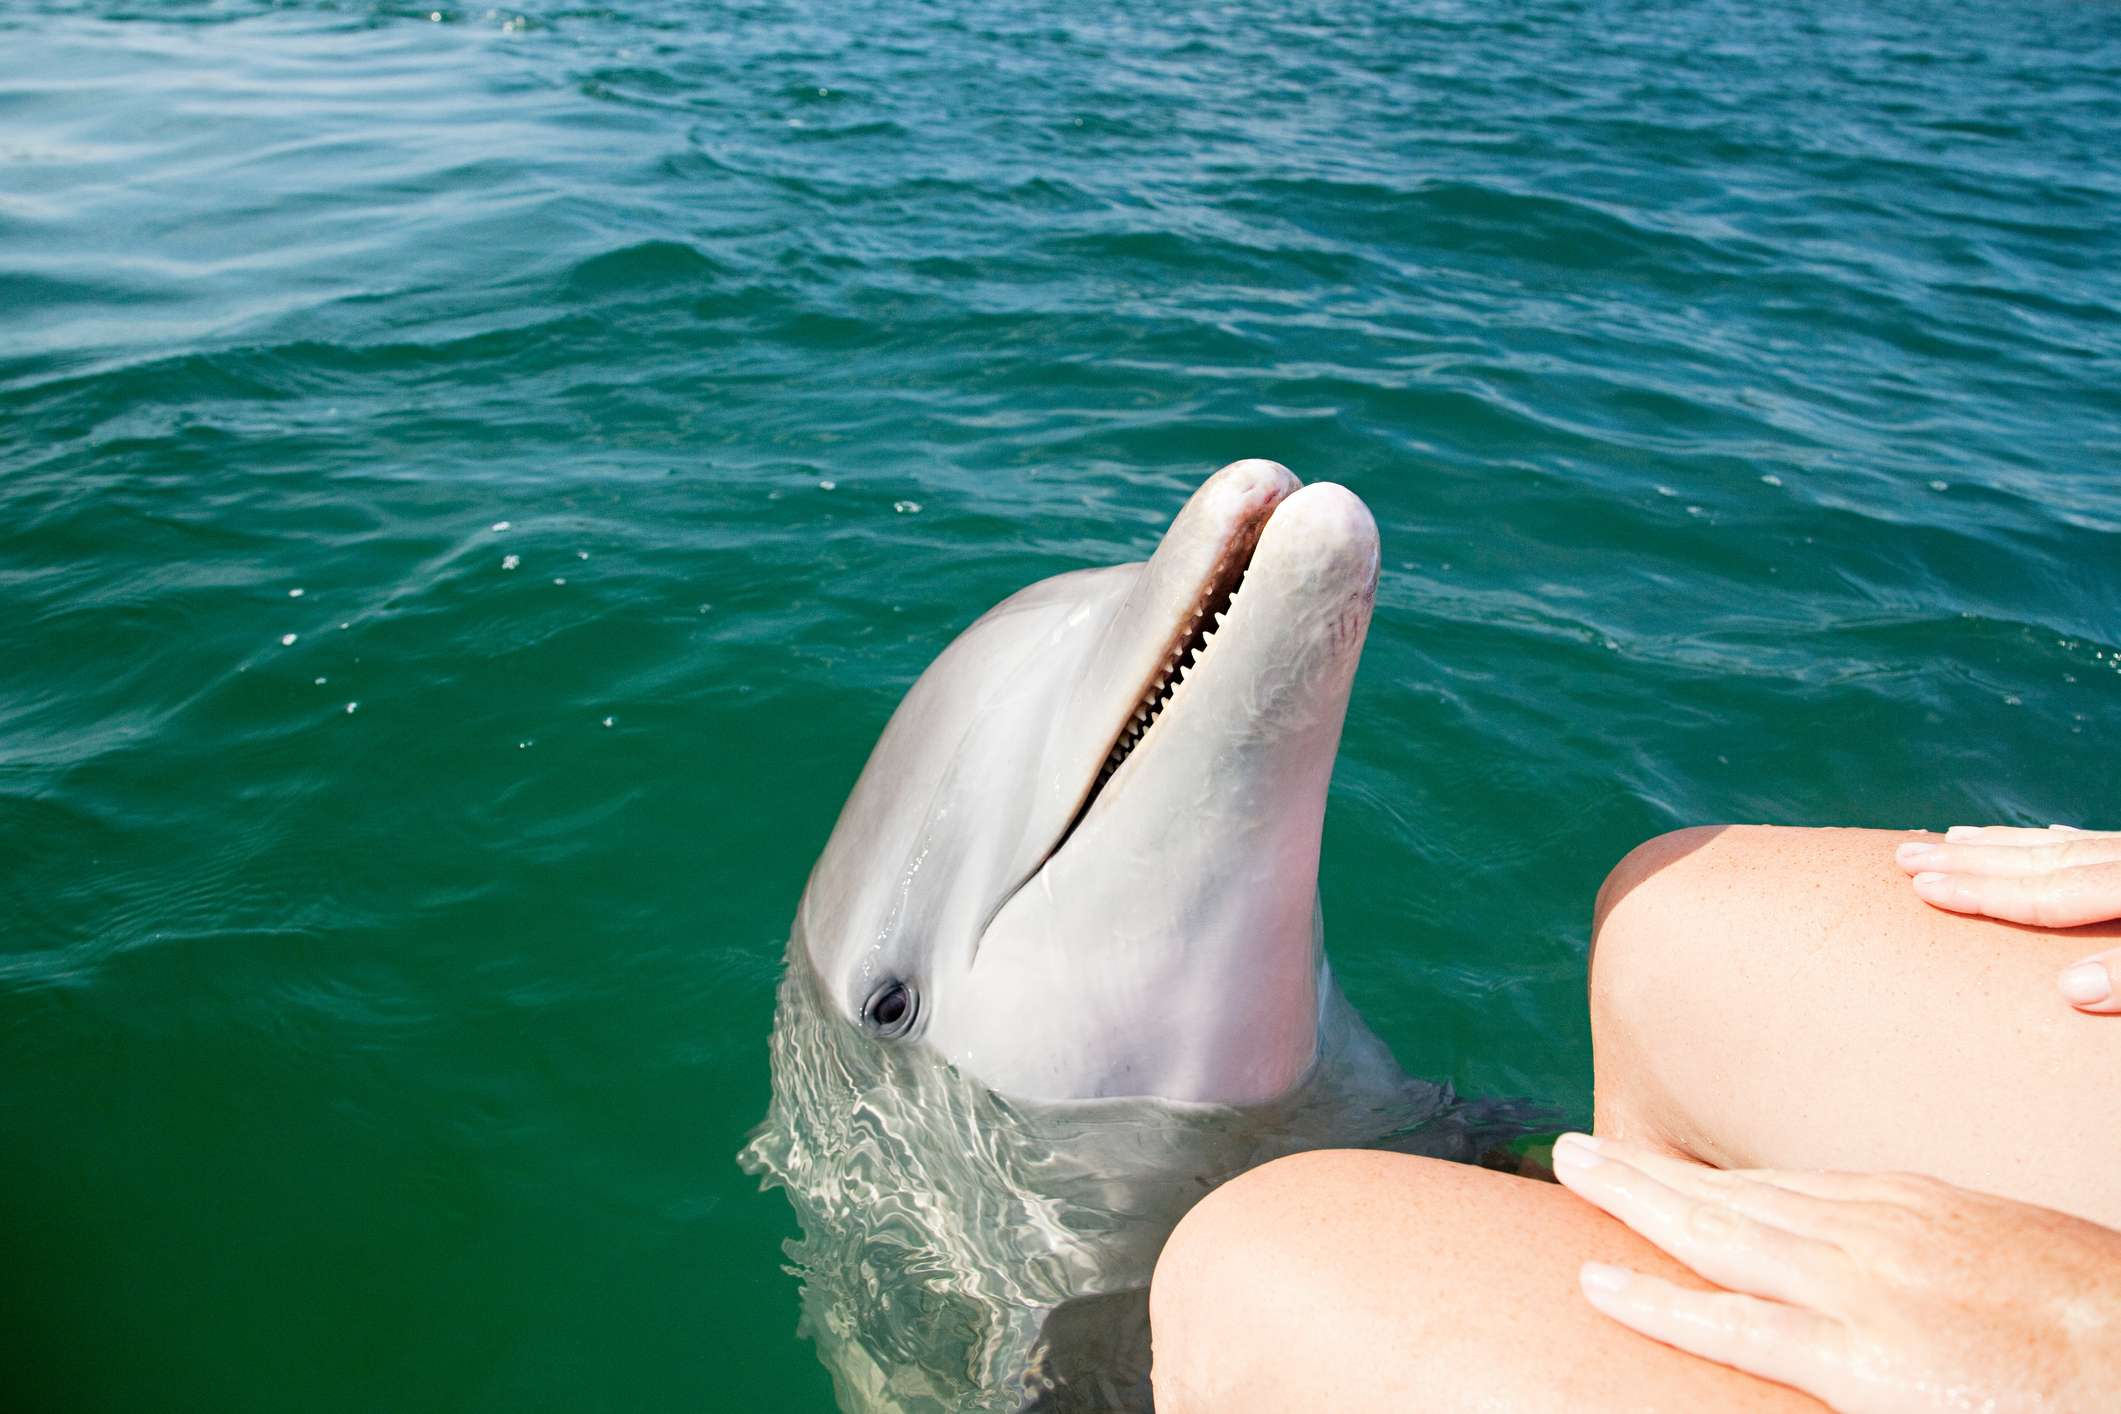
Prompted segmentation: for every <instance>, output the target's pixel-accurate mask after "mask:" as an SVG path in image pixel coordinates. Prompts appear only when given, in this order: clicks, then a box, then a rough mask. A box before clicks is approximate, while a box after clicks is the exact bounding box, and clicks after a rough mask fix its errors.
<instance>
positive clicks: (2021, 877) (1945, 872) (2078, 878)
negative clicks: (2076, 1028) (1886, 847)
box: [1893, 825, 2121, 1012]
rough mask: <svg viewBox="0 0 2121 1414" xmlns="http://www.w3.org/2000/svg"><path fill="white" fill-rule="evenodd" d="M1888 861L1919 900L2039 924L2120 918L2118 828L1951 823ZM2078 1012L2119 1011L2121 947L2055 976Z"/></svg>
mask: <svg viewBox="0 0 2121 1414" xmlns="http://www.w3.org/2000/svg"><path fill="white" fill-rule="evenodd" d="M1893 857H1894V862H1895V863H1897V864H1899V866H1900V867H1901V868H1902V869H1905V870H1906V871H1907V872H1908V873H1910V874H1912V875H1914V876H1915V877H1914V885H1915V893H1916V894H1917V895H1918V896H1920V897H1921V899H1922V901H1923V902H1925V903H1928V904H1932V905H1934V906H1936V907H1938V908H1945V909H1950V910H1951V911H1952V912H1954V913H1979V914H1983V915H1985V916H1987V917H1989V918H2001V919H2004V920H2005V921H2007V922H2011V923H2031V924H2034V925H2036V926H2038V927H2042V928H2075V927H2078V926H2080V925H2082V924H2085V923H2103V922H2105V921H2106V920H2107V919H2109V918H2121V832H2115V831H2111V830H2078V829H2073V828H2071V827H2070V826H2068V825H2050V826H2048V827H2047V828H2046V829H2044V830H2021V829H2014V828H2012V827H2010V826H2008V825H1990V826H1986V827H1983V826H1979V825H1954V826H1952V828H1951V829H1950V830H1948V831H1946V832H1945V836H1944V838H1943V839H1942V840H1940V841H1936V842H1932V841H1929V840H1909V841H1907V842H1906V843H1904V844H1902V845H1901V846H1900V847H1899V849H1897V850H1895V851H1894V856H1893ZM2057 981H2058V985H2059V986H2060V987H2061V989H2062V995H2063V996H2064V997H2066V998H2068V999H2069V1002H2070V1004H2071V1005H2072V1006H2075V1007H2078V1008H2080V1009H2081V1010H2084V1011H2096V1012H2121V986H2117V985H2116V983H2117V981H2121V948H2114V949H2110V950H2108V951H2106V952H2103V953H2098V954H2095V955H2094V956H2092V957H2088V958H2085V959H2084V960H2083V961H2081V962H2078V963H2075V964H2073V965H2071V966H2070V967H2068V968H2066V969H2064V971H2063V973H2062V976H2061V977H2060V978H2059V979H2057Z"/></svg>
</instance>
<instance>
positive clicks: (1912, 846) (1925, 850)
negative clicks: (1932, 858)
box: [1893, 840, 1937, 860]
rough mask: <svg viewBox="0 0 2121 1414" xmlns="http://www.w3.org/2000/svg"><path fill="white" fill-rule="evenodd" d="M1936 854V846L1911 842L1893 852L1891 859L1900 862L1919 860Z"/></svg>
mask: <svg viewBox="0 0 2121 1414" xmlns="http://www.w3.org/2000/svg"><path fill="white" fill-rule="evenodd" d="M1936 852H1937V846H1935V845H1933V844H1921V843H1918V842H1916V841H1912V840H1911V841H1909V842H1908V843H1906V844H1904V845H1902V846H1900V848H1898V849H1896V850H1894V851H1893V857H1894V858H1896V859H1901V860H1908V859H1920V858H1921V857H1922V856H1923V855H1925V854H1935V853H1936Z"/></svg>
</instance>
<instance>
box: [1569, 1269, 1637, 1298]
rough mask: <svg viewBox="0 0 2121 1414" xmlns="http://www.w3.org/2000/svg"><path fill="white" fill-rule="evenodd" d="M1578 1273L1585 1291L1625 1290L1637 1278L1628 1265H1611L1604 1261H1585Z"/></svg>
mask: <svg viewBox="0 0 2121 1414" xmlns="http://www.w3.org/2000/svg"><path fill="white" fill-rule="evenodd" d="M1576 1275H1577V1279H1578V1280H1580V1281H1581V1282H1582V1283H1583V1289H1584V1290H1585V1291H1625V1290H1626V1289H1627V1285H1628V1283H1629V1282H1631V1281H1633V1280H1634V1279H1635V1274H1634V1273H1633V1272H1631V1271H1629V1270H1628V1269H1627V1268H1626V1267H1609V1266H1607V1265H1606V1264H1605V1263H1603V1262H1585V1263H1584V1264H1583V1269H1582V1270H1581V1271H1579V1272H1578V1273H1577V1274H1576Z"/></svg>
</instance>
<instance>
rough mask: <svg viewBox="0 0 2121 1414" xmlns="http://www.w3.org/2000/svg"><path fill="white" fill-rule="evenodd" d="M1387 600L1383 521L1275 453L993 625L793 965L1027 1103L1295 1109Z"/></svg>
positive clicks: (834, 858)
mask: <svg viewBox="0 0 2121 1414" xmlns="http://www.w3.org/2000/svg"><path fill="white" fill-rule="evenodd" d="M1376 584H1377V528H1376V525H1375V523H1374V522H1373V521H1372V520H1371V518H1370V513H1369V511H1368V510H1367V509H1366V508H1365V507H1364V506H1363V504H1362V502H1361V501H1359V500H1358V499H1356V497H1355V496H1354V494H1353V493H1351V492H1349V491H1347V490H1346V489H1345V488H1342V487H1339V486H1334V485H1330V484H1317V485H1312V486H1308V487H1304V486H1301V484H1300V483H1299V482H1298V481H1297V479H1296V478H1295V476H1293V475H1292V474H1291V473H1290V472H1289V471H1288V469H1287V468H1285V467H1283V466H1281V465H1279V464H1278V463H1275V462H1270V461H1258V460H1253V461H1241V462H1235V463H1233V464H1231V465H1230V466H1227V467H1224V468H1223V469H1222V470H1221V471H1219V472H1217V473H1216V474H1215V475H1214V476H1212V477H1210V478H1209V479H1208V481H1207V482H1206V483H1205V484H1204V485H1203V486H1202V487H1201V488H1200V489H1199V490H1198V491H1197V492H1195V493H1194V495H1193V497H1192V499H1191V500H1189V501H1188V502H1187V503H1186V505H1185V507H1184V508H1183V509H1182V510H1181V511H1180V512H1179V514H1178V517H1177V519H1175V520H1174V521H1173V522H1172V524H1171V527H1170V529H1169V530H1168V531H1167V532H1166V533H1165V535H1164V538H1163V540H1162V542H1161V543H1160V544H1159V545H1158V547H1157V549H1156V553H1155V554H1154V556H1152V557H1151V558H1150V559H1149V560H1148V561H1147V562H1146V563H1144V564H1134V565H1119V566H1115V567H1113V568H1109V569H1094V570H1082V571H1078V572H1075V573H1072V574H1064V575H1059V576H1056V577H1055V578H1052V579H1048V580H1044V581H1042V582H1040V583H1038V584H1034V585H1032V586H1031V587H1029V588H1028V589H1025V590H1022V591H1021V592H1019V593H1017V594H1015V595H1012V596H1011V597H1010V598H1008V599H1006V600H1004V601H1003V602H1002V603H1001V604H999V605H997V606H995V608H993V609H992V610H990V611H989V612H988V613H987V614H985V615H984V616H983V617H981V618H980V619H979V620H978V621H977V622H976V623H974V624H973V625H972V626H971V627H970V628H968V629H966V630H965V632H964V633H963V634H962V635H960V636H959V637H958V638H957V639H956V641H955V642H953V643H952V644H951V645H950V646H949V647H948V648H947V649H945V650H944V651H943V653H942V655H941V656H940V657H938V658H937V659H936V661H935V662H934V663H933V664H932V665H931V666H930V667H929V668H928V670H927V671H926V672H925V673H923V674H922V676H921V678H920V680H919V681H918V682H916V683H915V684H914V686H913V688H912V689H911V691H909V692H908V693H907V694H906V698H905V700H904V701H903V702H902V703H901V704H900V705H899V708H898V710H897V712H896V713H895V714H894V715H893V716H892V718H891V722H890V725H889V726H887V727H886V728H885V729H884V734H883V736H882V738H881V739H880V740H879V741H878V742H877V745H876V749H875V751H874V753H873V754H872V755H871V756H870V758H869V763H868V765H867V766H866V767H865V768H864V769H863V771H862V774H861V778H860V780H859V781H858V782H857V783H856V785H855V788H854V791H853V793H852V794H851V795H850V796H849V798H848V801H847V804H846V807H845V809H844V810H843V811H842V812H841V815H840V818H839V822H838V824H837V825H836V826H835V828H834V830H833V833H832V837H831V839H830V841H829V842H828V843H827V844H826V846H825V851H824V853H823V855H822V856H820V858H819V859H818V862H817V865H816V867H815V868H814V869H813V870H812V872H811V875H810V882H809V885H808V887H807V888H806V889H805V891H804V895H803V901H802V904H801V905H800V907H799V909H798V911H797V918H796V932H795V937H794V940H793V941H794V944H795V947H794V951H795V952H797V953H800V954H801V955H802V956H803V957H806V958H807V959H808V962H809V965H810V966H811V968H812V969H814V972H815V976H816V979H817V981H818V983H819V984H820V990H821V992H822V993H823V995H824V996H825V997H826V998H827V999H828V1002H829V1004H830V1005H832V1006H834V1007H835V1008H836V1009H837V1010H838V1011H839V1012H840V1013H841V1014H842V1015H843V1017H844V1018H845V1020H846V1021H847V1022H848V1023H849V1024H851V1025H853V1026H856V1027H859V1028H861V1029H862V1030H863V1031H865V1032H867V1033H868V1034H869V1035H870V1036H871V1037H872V1038H874V1040H875V1042H876V1043H877V1044H879V1045H889V1046H921V1045H924V1046H927V1047H929V1048H931V1049H932V1050H933V1051H935V1052H936V1053H939V1054H940V1055H941V1056H942V1057H943V1058H944V1059H946V1060H948V1061H949V1062H950V1063H951V1064H952V1065H954V1066H956V1067H957V1068H958V1069H959V1070H960V1071H962V1072H964V1073H965V1074H967V1075H969V1076H972V1077H974V1078H976V1079H978V1080H979V1081H980V1082H981V1083H983V1084H985V1085H986V1086H988V1087H989V1088H991V1089H993V1090H995V1091H997V1092H999V1093H1001V1094H1003V1095H1007V1096H1020V1097H1024V1098H1028V1099H1051V1100H1070V1099H1087V1098H1093V1097H1100V1096H1136V1095H1138V1096H1157V1097H1161V1098H1164V1099H1170V1100H1192V1101H1210V1102H1218V1103H1225V1104H1246V1103H1253V1102H1258V1101H1264V1100H1268V1099H1272V1098H1274V1097H1276V1096H1279V1095H1282V1094H1285V1093H1287V1092H1288V1091H1290V1090H1291V1089H1292V1088H1293V1087H1295V1086H1296V1085H1297V1084H1298V1083H1299V1082H1300V1081H1301V1080H1303V1078H1304V1077H1305V1075H1306V1073H1307V1072H1308V1071H1309V1070H1310V1069H1311V1066H1312V1063H1313V1061H1314V1059H1315V1058H1316V1056H1317V1054H1318V1048H1319V1016H1320V1007H1321V997H1322V989H1323V988H1325V987H1326V986H1327V985H1328V983H1327V982H1326V981H1325V979H1324V977H1323V966H1324V964H1323V956H1322V954H1321V951H1320V947H1319V938H1318V927H1317V916H1318V915H1317V880H1318V848H1319V833H1320V829H1321V827H1322V824H1323V821H1324V816H1325V804H1326V789H1327V785H1328V782H1329V780H1330V778H1331V775H1332V771H1333V758H1334V754H1335V752H1336V751H1337V749H1338V747H1339V742H1340V731H1341V722H1342V719H1343V717H1344V716H1345V714H1346V710H1347V703H1348V690H1349V686H1350V683H1351V682H1352V680H1353V677H1354V673H1355V665H1356V660H1357V658H1358V657H1359V656H1360V654H1361V651H1362V643H1363V637H1364V635H1365V633H1366V632H1367V631H1368V627H1369V620H1370V610H1371V605H1372V603H1373V601H1374V599H1375V596H1376Z"/></svg>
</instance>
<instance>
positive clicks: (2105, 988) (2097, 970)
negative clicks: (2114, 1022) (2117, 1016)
mask: <svg viewBox="0 0 2121 1414" xmlns="http://www.w3.org/2000/svg"><path fill="white" fill-rule="evenodd" d="M2116 967H2121V948H2108V949H2107V950H2106V951H2105V952H2102V953H2094V954H2093V955H2092V956H2090V957H2088V958H2086V959H2084V961H2082V962H2075V963H2071V964H2070V965H2069V966H2068V967H2065V968H2063V969H2062V975H2061V976H2060V977H2057V978H2056V979H2055V985H2056V986H2057V987H2059V988H2061V989H2062V995H2063V997H2064V998H2065V999H2066V1000H2067V1001H2068V1002H2069V1004H2070V1005H2071V1006H2073V1007H2075V1008H2076V1009H2077V1010H2079V1011H2092V1012H2103V1013H2107V1014H2111V1013H2114V1012H2121V995H2117V993H2121V989H2117V988H2116V987H2115V986H2114V976H2115V968H2116Z"/></svg>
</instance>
